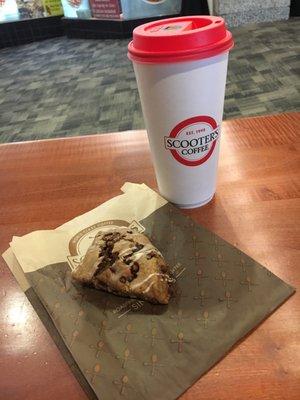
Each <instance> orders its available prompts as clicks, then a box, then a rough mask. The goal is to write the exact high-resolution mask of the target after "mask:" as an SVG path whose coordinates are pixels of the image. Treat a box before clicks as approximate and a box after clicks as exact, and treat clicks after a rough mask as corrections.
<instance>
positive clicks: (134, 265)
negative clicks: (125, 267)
mask: <svg viewBox="0 0 300 400" xmlns="http://www.w3.org/2000/svg"><path fill="white" fill-rule="evenodd" d="M130 269H131V272H132V273H133V274H136V273H137V272H139V270H140V266H139V264H138V263H137V262H136V261H135V262H134V263H133V265H132V266H131V268H130Z"/></svg>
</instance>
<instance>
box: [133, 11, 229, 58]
mask: <svg viewBox="0 0 300 400" xmlns="http://www.w3.org/2000/svg"><path fill="white" fill-rule="evenodd" d="M232 47H233V39H232V35H231V33H230V32H229V31H228V30H227V29H226V25H225V21H224V19H223V18H221V17H213V16H210V15H201V16H198V15H197V16H190V17H179V18H169V19H162V20H159V21H154V22H149V23H147V24H144V25H140V26H138V27H137V28H135V29H134V31H133V40H132V41H131V42H130V43H129V45H128V57H129V58H130V59H131V60H133V61H137V62H142V63H169V62H171V63H173V62H180V61H189V60H200V59H202V58H208V57H213V56H216V55H218V54H221V53H224V52H226V51H229V50H230V49H231V48H232Z"/></svg>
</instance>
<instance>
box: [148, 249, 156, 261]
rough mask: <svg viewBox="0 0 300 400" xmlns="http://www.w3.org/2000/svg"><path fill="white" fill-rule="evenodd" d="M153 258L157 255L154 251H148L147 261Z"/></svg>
mask: <svg viewBox="0 0 300 400" xmlns="http://www.w3.org/2000/svg"><path fill="white" fill-rule="evenodd" d="M153 257H157V253H156V252H155V251H150V253H148V254H147V260H151V258H153Z"/></svg>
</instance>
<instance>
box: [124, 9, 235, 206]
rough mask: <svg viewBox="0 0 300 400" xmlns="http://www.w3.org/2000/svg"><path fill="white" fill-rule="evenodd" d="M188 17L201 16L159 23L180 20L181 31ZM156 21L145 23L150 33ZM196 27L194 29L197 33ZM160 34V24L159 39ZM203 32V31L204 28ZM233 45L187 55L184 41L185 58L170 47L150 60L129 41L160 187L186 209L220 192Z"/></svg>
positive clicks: (198, 204) (168, 36) (155, 29)
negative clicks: (218, 182)
mask: <svg viewBox="0 0 300 400" xmlns="http://www.w3.org/2000/svg"><path fill="white" fill-rule="evenodd" d="M187 18H189V19H188V21H190V20H191V19H192V20H194V19H195V18H197V17H184V18H176V19H170V20H163V21H159V25H158V26H163V28H162V29H163V31H164V30H166V27H169V26H173V24H175V26H176V27H177V29H174V31H176V30H179V31H180V29H178V27H179V28H180V26H181V25H180V23H181V22H183V25H182V26H183V27H186V23H187ZM198 18H199V17H198ZM201 18H203V17H201ZM214 18H215V20H217V21H220V20H221V21H223V20H222V19H221V18H216V17H205V20H207V19H209V20H211V19H213V21H215V20H214ZM165 21H167V22H165ZM170 21H171V22H170ZM174 21H175V22H174ZM151 24H153V23H150V24H146V25H144V26H146V28H144V29H145V32H146V33H147V34H149V29H150V32H151V29H152V28H151ZM161 24H162V25H161ZM149 25H150V28H147V26H148V27H149ZM208 25H211V24H208ZM217 25H218V27H217V28H219V24H217ZM205 26H207V25H205ZM223 26H224V29H223V30H224V32H225V33H226V32H228V31H226V29H225V25H224V22H223ZM139 28H141V27H139ZM206 29H207V28H206ZM167 30H168V29H167ZM194 31H195V29H192V33H195V32H194ZM156 32H157V25H155V27H154V33H155V34H156V36H155V37H157V33H156ZM180 32H181V31H180ZM186 32H190V31H189V30H188V31H187V30H184V31H183V35H186ZM199 32H200V33H202V32H201V29H200V30H199ZM179 34H180V35H182V32H181V33H179ZM177 35H178V32H177ZM198 35H199V33H198ZM206 35H207V33H206ZM164 38H165V40H166V41H170V40H173V39H174V38H176V35H175V34H173V35H170V34H169V33H167V36H166V37H164ZM230 38H231V35H230ZM139 39H140V38H139ZM148 39H149V37H148ZM160 40H162V38H161V36H160ZM187 42H188V40H187ZM200 42H201V41H200ZM228 43H229V42H228ZM228 43H227V47H226V46H225V50H224V48H223V49H222V51H220V48H219V47H220V46H219V47H218V48H217V51H216V50H215V51H212V50H211V49H210V50H209V52H207V51H206V53H205V52H204V54H205V55H206V56H205V57H203V51H202V53H201V57H199V53H197V54H196V55H195V52H193V54H192V55H191V56H190V57H187V54H186V49H185V48H184V45H183V51H184V54H183V56H182V57H180V51H178V50H177V51H176V54H174V53H173V54H172V55H171V56H170V55H169V54H167V55H166V53H167V52H166V51H164V52H162V51H160V52H159V55H154V56H153V51H152V52H151V53H152V54H151V56H149V55H148V56H145V54H143V55H142V56H144V59H143V58H142V57H141V55H140V54H138V55H136V54H133V53H132V54H133V55H132V54H130V51H131V52H133V50H132V46H134V41H133V43H132V44H131V47H130V45H129V56H130V58H131V59H132V61H133V66H134V71H135V74H136V79H137V84H138V90H139V94H140V99H141V104H142V109H143V115H144V119H145V124H146V128H147V132H148V137H149V143H150V148H151V154H152V160H153V164H154V168H155V173H156V178H157V183H158V188H159V191H160V193H161V194H162V196H164V197H165V198H166V199H167V200H169V201H171V202H172V203H175V204H176V205H178V206H179V207H182V208H194V207H199V206H202V205H204V204H206V203H207V202H209V201H210V200H211V199H212V197H213V195H214V193H215V191H216V178H217V166H218V157H219V145H220V134H221V122H222V115H223V105H224V94H225V84H226V74H227V62H228V51H229V48H231V47H232V39H231V44H230V43H229V44H228ZM138 44H139V43H138ZM174 45H175V46H176V43H175V44H174ZM187 46H188V44H187ZM154 47H155V46H154ZM206 47H207V46H206ZM152 49H153V44H152ZM143 51H144V52H145V50H144V49H143ZM169 53H170V52H169ZM147 54H148V53H147ZM178 54H179V55H178ZM208 54H209V56H207V55H208ZM168 58H169V59H168Z"/></svg>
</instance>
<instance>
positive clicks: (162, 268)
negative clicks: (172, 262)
mask: <svg viewBox="0 0 300 400" xmlns="http://www.w3.org/2000/svg"><path fill="white" fill-rule="evenodd" d="M159 268H160V270H161V272H163V273H166V272H168V269H169V268H168V266H167V265H160V266H159Z"/></svg>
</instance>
